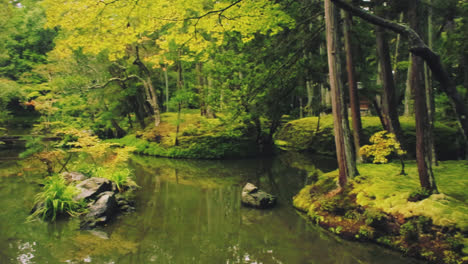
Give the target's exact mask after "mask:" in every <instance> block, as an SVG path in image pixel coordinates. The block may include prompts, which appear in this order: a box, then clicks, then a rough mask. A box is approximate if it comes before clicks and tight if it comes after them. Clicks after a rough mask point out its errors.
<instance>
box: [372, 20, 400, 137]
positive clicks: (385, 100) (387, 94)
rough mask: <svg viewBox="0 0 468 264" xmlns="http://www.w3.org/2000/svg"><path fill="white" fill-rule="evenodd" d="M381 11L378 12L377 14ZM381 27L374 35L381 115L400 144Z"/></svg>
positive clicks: (388, 55) (386, 53)
mask: <svg viewBox="0 0 468 264" xmlns="http://www.w3.org/2000/svg"><path fill="white" fill-rule="evenodd" d="M380 12H382V11H379V13H380ZM383 30H384V29H383V28H382V27H379V26H377V27H376V29H375V35H376V39H377V54H378V57H379V63H380V79H381V80H382V87H383V94H382V114H383V119H384V122H385V125H384V126H385V129H386V130H387V131H390V132H392V133H394V134H395V135H396V137H397V139H398V141H399V142H402V134H401V129H400V121H399V119H398V105H397V98H396V89H395V82H394V80H393V73H392V63H391V59H390V49H389V47H388V42H387V39H386V35H385V32H384V31H383Z"/></svg>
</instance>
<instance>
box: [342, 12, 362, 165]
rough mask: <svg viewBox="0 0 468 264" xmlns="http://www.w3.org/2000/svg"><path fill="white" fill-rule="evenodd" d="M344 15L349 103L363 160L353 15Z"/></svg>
mask: <svg viewBox="0 0 468 264" xmlns="http://www.w3.org/2000/svg"><path fill="white" fill-rule="evenodd" d="M342 13H343V16H344V30H343V32H344V40H345V49H346V72H347V73H348V87H349V104H350V106H351V118H352V122H353V139H354V150H355V153H356V160H357V161H358V162H361V161H362V158H361V155H360V154H359V149H360V148H361V129H362V124H361V112H360V107H359V95H358V89H357V83H356V78H355V76H356V74H355V72H354V62H353V48H352V47H353V46H352V43H351V24H352V18H351V15H350V14H349V13H347V12H345V11H343V12H342Z"/></svg>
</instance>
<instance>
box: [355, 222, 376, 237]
mask: <svg viewBox="0 0 468 264" xmlns="http://www.w3.org/2000/svg"><path fill="white" fill-rule="evenodd" d="M373 237H374V229H373V228H372V227H370V226H367V225H363V226H360V227H359V232H358V234H357V235H356V238H367V239H372V238H373Z"/></svg>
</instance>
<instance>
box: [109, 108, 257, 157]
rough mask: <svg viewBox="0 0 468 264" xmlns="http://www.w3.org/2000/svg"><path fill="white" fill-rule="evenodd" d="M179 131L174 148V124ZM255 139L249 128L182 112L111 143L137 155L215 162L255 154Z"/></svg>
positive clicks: (220, 119) (170, 115)
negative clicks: (219, 159) (129, 149)
mask: <svg viewBox="0 0 468 264" xmlns="http://www.w3.org/2000/svg"><path fill="white" fill-rule="evenodd" d="M178 122H179V124H180V128H179V133H178V134H177V138H178V144H177V145H176V144H175V140H176V130H177V123H178ZM255 140H256V138H255V135H254V131H253V130H252V127H251V126H250V124H245V123H242V122H230V121H224V120H223V118H222V117H221V118H205V117H202V116H200V114H199V113H198V112H194V111H185V112H183V113H181V116H180V119H178V117H177V113H164V114H162V115H161V124H160V125H159V126H158V127H154V126H148V127H147V128H146V129H145V130H143V131H135V132H134V133H131V134H129V135H127V136H126V137H124V138H122V139H118V140H112V141H113V142H117V143H120V144H123V145H126V146H133V147H135V148H136V151H135V152H136V153H139V154H144V155H150V156H160V157H170V158H198V159H218V158H231V157H247V156H253V155H255V154H257V147H256V142H255Z"/></svg>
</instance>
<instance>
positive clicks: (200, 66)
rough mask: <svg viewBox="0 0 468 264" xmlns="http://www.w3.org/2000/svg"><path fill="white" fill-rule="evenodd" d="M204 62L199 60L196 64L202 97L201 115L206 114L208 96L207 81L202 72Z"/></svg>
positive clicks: (199, 90) (200, 96) (199, 93)
mask: <svg viewBox="0 0 468 264" xmlns="http://www.w3.org/2000/svg"><path fill="white" fill-rule="evenodd" d="M202 69H203V64H202V63H201V62H198V63H197V64H196V65H195V71H196V74H197V81H198V97H199V98H200V115H201V116H206V96H205V83H204V78H203V74H202Z"/></svg>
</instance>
